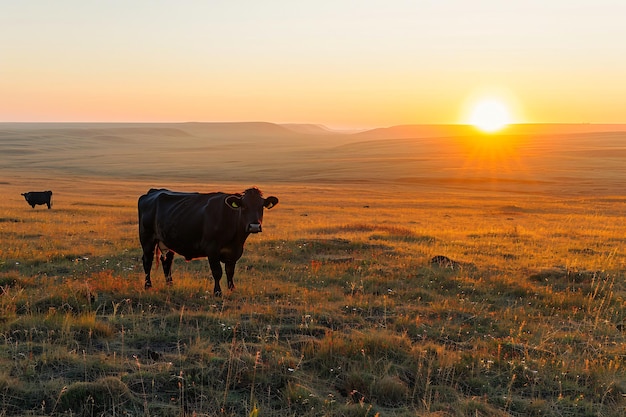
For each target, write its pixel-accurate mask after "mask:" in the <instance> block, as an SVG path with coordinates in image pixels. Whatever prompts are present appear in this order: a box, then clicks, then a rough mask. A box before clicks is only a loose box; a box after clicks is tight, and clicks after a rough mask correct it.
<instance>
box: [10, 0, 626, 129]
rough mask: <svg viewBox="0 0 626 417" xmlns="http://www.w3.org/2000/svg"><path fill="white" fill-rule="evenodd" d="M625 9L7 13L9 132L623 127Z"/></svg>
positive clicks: (241, 4) (153, 6) (50, 6)
mask: <svg viewBox="0 0 626 417" xmlns="http://www.w3.org/2000/svg"><path fill="white" fill-rule="evenodd" d="M624 16H626V2H622V1H617V0H615V1H609V0H598V1H590V0H585V1H580V0H579V1H577V0H571V1H564V0H563V1H560V0H554V1H549V2H546V1H544V0H541V1H538V0H530V1H523V2H522V1H511V2H502V1H496V0H489V1H487V0H475V1H471V2H470V1H461V0H457V1H446V2H434V1H408V0H406V1H388V0H384V1H340V2H337V1H326V0H318V1H315V2H294V1H286V0H284V1H283V0H279V1H271V2H257V1H252V0H248V1H237V2H204V1H169V0H168V1H159V2H154V1H149V0H136V1H132V2H124V1H121V0H114V1H111V2H84V1H79V0H71V1H69V0H59V1H55V2H45V1H34V2H3V4H2V5H1V6H0V39H2V43H0V96H1V100H0V122H10V121H138V122H141V121H164V122H166V121H176V122H178V121H181V122H183V121H268V122H275V123H321V124H325V125H328V126H330V127H337V128H367V127H377V126H391V125H397V124H413V123H462V122H465V121H466V118H467V113H468V107H470V108H471V106H472V103H473V102H474V101H475V100H478V99H479V98H481V97H482V96H495V97H499V98H500V100H502V101H504V102H505V103H506V104H507V106H509V108H510V109H511V113H512V118H513V121H514V122H561V123H565V122H574V123H581V122H585V123H624V122H626V105H625V103H626V82H625V81H624V74H626V42H624V39H626V25H624V24H623V17H624Z"/></svg>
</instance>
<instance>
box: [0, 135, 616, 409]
mask: <svg viewBox="0 0 626 417" xmlns="http://www.w3.org/2000/svg"><path fill="white" fill-rule="evenodd" d="M100 128H101V129H103V130H98V129H100ZM100 128H98V129H96V128H95V127H89V128H87V127H83V128H80V129H78V130H77V129H76V128H66V127H59V128H57V127H54V126H53V127H46V129H43V130H40V131H36V129H35V130H32V128H30V127H29V128H27V129H26V130H24V129H22V131H20V129H17V130H15V129H14V130H11V129H12V128H6V129H4V130H3V131H2V132H0V139H2V140H1V141H0V150H2V151H4V153H2V154H0V162H3V163H4V162H6V165H3V168H2V173H3V182H2V183H0V192H1V193H2V196H3V202H2V204H1V205H0V243H1V244H0V313H1V315H0V335H2V337H0V369H2V371H1V372H0V413H2V414H4V415H82V416H94V415H97V416H101V415H102V416H104V415H121V414H133V415H146V416H148V415H152V416H155V415H165V416H182V415H206V416H213V415H226V416H241V415H251V416H285V415H287V416H319V415H323V416H376V415H379V416H387V415H391V416H468V417H469V416H477V415H480V416H511V415H512V416H522V415H523V416H527V415H528V416H538V415H555V416H597V415H602V416H610V417H613V416H615V417H616V416H622V415H624V413H625V412H626V401H625V396H626V371H625V369H624V366H625V365H626V364H625V363H624V350H623V347H624V342H625V341H626V340H625V335H626V334H625V331H626V309H625V307H626V304H625V301H624V300H626V282H625V278H626V277H625V275H624V269H625V268H624V267H625V263H626V251H625V248H624V245H625V243H626V238H625V236H626V224H625V223H624V222H623V218H624V216H625V214H626V211H625V209H624V207H625V204H626V197H625V196H624V195H623V192H622V188H621V187H622V186H623V178H625V177H624V176H623V175H622V173H623V164H621V165H620V163H619V162H620V161H619V158H615V157H610V156H611V155H613V156H615V155H617V156H619V153H617V154H615V153H612V154H610V155H607V154H606V152H605V151H604V150H602V149H604V148H603V147H605V145H606V146H607V147H608V148H607V149H612V150H613V151H615V149H617V148H618V147H619V146H621V145H619V143H620V142H619V140H620V137H621V136H619V134H614V133H610V132H609V133H607V132H604V133H602V132H600V133H594V134H592V135H591V136H589V135H588V136H586V137H582V136H580V135H579V136H575V135H574V136H572V135H569V136H564V135H559V134H558V132H556V131H554V132H549V135H548V136H542V137H540V138H539V139H538V140H537V141H536V142H528V139H529V137H526V136H523V135H522V136H515V138H514V139H515V140H514V141H511V142H510V143H513V144H514V145H515V147H517V148H515V149H513V148H511V147H508V146H505V144H504V143H503V144H502V146H499V147H495V148H494V149H492V150H491V151H489V152H487V150H486V149H481V148H480V146H478V147H477V146H476V145H475V144H474V143H473V142H471V141H470V142H467V140H468V137H462V138H456V139H455V141H457V142H458V141H460V142H464V141H465V142H464V143H465V145H464V146H466V148H462V147H461V148H459V147H458V146H456V145H454V146H453V143H454V142H450V141H447V142H445V143H444V144H441V143H439V142H438V141H437V140H435V139H433V138H431V137H430V136H429V137H427V138H426V139H420V140H419V141H417V142H416V141H414V140H411V139H406V138H407V137H410V136H402V135H401V136H400V137H399V138H395V139H389V140H383V139H381V138H380V137H379V136H375V137H369V136H368V135H369V134H368V135H361V136H358V137H354V138H352V139H350V138H346V137H341V138H338V137H336V136H333V135H330V136H324V137H323V138H322V137H320V138H318V139H319V140H320V141H319V142H314V141H312V142H310V143H308V142H307V143H304V142H302V141H303V140H304V139H306V138H303V137H302V136H297V135H296V136H294V135H293V134H285V135H284V136H280V137H279V138H278V139H275V138H273V137H272V135H273V134H279V135H280V134H282V133H280V131H278V130H276V127H274V126H271V125H270V126H265V125H255V126H254V127H253V130H250V128H246V129H247V130H246V129H244V130H242V131H239V132H238V133H237V134H236V135H235V136H233V137H229V138H226V139H223V138H222V139H215V140H214V141H213V139H211V140H209V139H207V138H205V137H204V136H203V135H207V134H208V133H207V132H208V131H207V130H206V127H203V126H201V125H193V124H192V125H185V126H183V125H177V126H175V129H174V128H172V129H169V128H168V129H165V128H163V127H158V126H156V127H155V126H150V127H146V126H144V127H142V128H141V129H137V128H136V127H132V128H127V127H124V128H120V129H113V130H111V127H110V126H104V127H100ZM255 129H257V130H255ZM433 129H434V128H433ZM408 130H409V134H411V132H413V130H412V129H408ZM435 130H436V129H435ZM15 132H17V133H15ZM259 132H260V133H259ZM222 134H223V132H222ZM509 134H511V135H513V133H512V132H509ZM237 135H239V136H237ZM247 135H253V136H254V135H256V136H255V137H254V138H248V136H247ZM259 135H260V136H259ZM516 135H517V134H516ZM261 140H266V141H267V143H265V142H264V143H263V144H264V146H261V147H259V148H255V147H250V146H249V145H250V144H251V143H255V141H261ZM585 140H586V141H585ZM567 141H569V143H571V145H572V146H571V148H568V149H566V151H567V152H561V151H563V144H564V143H566V142H567ZM259 143H260V142H259ZM106 144H109V145H110V144H113V145H115V146H111V147H106V146H104V145H106ZM147 144H149V145H151V147H150V148H149V149H147V150H146V148H145V146H144V145H147ZM31 145H32V146H31ZM35 145H37V146H35ZM38 146H43V148H39V147H38ZM81 146H82V147H81ZM481 146H482V145H481ZM103 149H107V150H108V151H107V152H108V153H102V152H103ZM242 149H243V150H242ZM459 149H461V150H459ZM463 149H464V150H463ZM512 150H515V151H516V152H517V151H519V152H518V153H517V154H515V153H514V154H511V152H512ZM144 151H145V152H146V153H145V155H144V154H142V152H144ZM587 154H589V155H587ZM7 155H8V156H7ZM164 155H167V156H168V157H169V160H164V159H163V157H164ZM516 155H517V156H518V157H517V158H512V157H514V156H516ZM188 157H189V158H188ZM489 158H492V159H489ZM493 158H495V159H493ZM135 161H136V163H135ZM603 168H606V169H603ZM561 176H563V177H561ZM205 178H208V179H209V180H207V181H203V179H205ZM251 180H253V181H251ZM251 185H257V186H259V187H260V188H261V189H262V190H263V191H264V192H265V193H266V194H267V195H270V194H271V195H276V196H278V197H279V199H280V204H279V205H278V206H277V207H276V208H274V209H272V210H271V211H268V212H267V213H266V216H265V221H264V232H263V233H262V234H259V235H253V236H251V237H250V238H249V240H248V242H247V244H246V250H245V253H244V256H243V258H242V259H241V260H240V262H239V263H238V265H237V272H236V275H235V285H236V290H235V291H233V292H226V293H225V294H224V296H223V297H222V298H216V297H214V296H213V294H212V288H213V284H212V278H210V272H209V268H208V265H207V262H206V260H196V261H191V262H185V261H184V260H183V259H182V258H181V257H176V258H175V261H174V267H173V279H174V282H173V285H172V286H167V285H166V284H165V279H164V278H163V276H162V272H161V271H160V270H159V271H153V284H154V288H152V289H151V290H149V291H146V290H144V288H143V271H142V266H141V259H140V258H141V250H140V247H139V242H138V236H137V234H138V230H137V208H136V203H137V198H138V197H139V196H140V195H141V194H143V193H145V191H146V190H147V189H149V188H151V187H169V188H172V189H177V190H183V191H207V192H208V191H217V190H221V191H229V192H240V191H243V190H244V189H245V188H247V187H249V186H251ZM39 189H41V190H43V189H52V190H53V192H54V197H53V203H54V206H53V209H52V210H47V209H46V208H44V207H43V206H38V207H37V208H36V209H31V207H30V206H28V205H27V204H26V202H25V201H24V200H23V198H22V197H21V196H20V193H22V192H25V191H30V190H39ZM435 256H445V257H447V258H449V259H450V260H451V262H449V263H445V262H444V263H442V264H433V263H432V262H431V259H432V258H433V257H435Z"/></svg>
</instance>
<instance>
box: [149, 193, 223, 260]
mask: <svg viewBox="0 0 626 417" xmlns="http://www.w3.org/2000/svg"><path fill="white" fill-rule="evenodd" d="M225 196H226V194H224V193H208V194H202V193H186V192H177V191H170V190H167V189H151V190H149V191H148V192H147V193H146V194H144V195H142V196H141V197H139V201H138V209H139V230H140V237H141V238H142V239H146V240H158V241H161V242H163V243H164V244H165V245H166V246H167V247H169V248H171V249H173V250H174V251H176V252H178V253H180V254H181V255H185V256H186V255H189V256H193V257H195V256H198V253H197V251H199V250H200V249H199V246H200V245H201V241H206V240H212V239H214V236H215V235H217V230H218V228H219V226H220V224H221V223H222V221H223V220H224V219H223V216H224V215H225V214H226V215H228V214H230V213H225V211H224V209H228V207H226V205H225V204H224V203H223V200H224V198H225Z"/></svg>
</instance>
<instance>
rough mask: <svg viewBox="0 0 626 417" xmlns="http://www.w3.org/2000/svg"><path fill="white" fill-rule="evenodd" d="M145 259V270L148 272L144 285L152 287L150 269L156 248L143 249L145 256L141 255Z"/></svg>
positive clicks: (146, 287)
mask: <svg viewBox="0 0 626 417" xmlns="http://www.w3.org/2000/svg"><path fill="white" fill-rule="evenodd" d="M141 260H142V261H143V272H145V274H146V283H145V285H144V288H145V289H148V288H150V287H152V281H151V280H150V270H151V269H152V261H153V260H154V249H153V250H150V249H145V248H144V250H143V256H142V257H141Z"/></svg>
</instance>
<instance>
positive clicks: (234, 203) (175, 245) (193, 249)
mask: <svg viewBox="0 0 626 417" xmlns="http://www.w3.org/2000/svg"><path fill="white" fill-rule="evenodd" d="M276 204H278V199H277V198H276V197H267V198H263V194H262V193H261V191H260V190H259V189H258V188H250V189H247V190H246V191H244V193H243V194H226V193H221V192H220V193H208V194H202V193H184V192H175V191H170V190H166V189H158V190H157V189H151V190H150V191H148V193H147V194H144V195H142V196H141V197H139V202H138V209H139V240H140V242H141V247H142V249H143V257H142V259H143V270H144V272H145V273H146V283H145V288H146V289H147V288H150V287H152V282H151V281H150V270H151V269H152V261H153V259H154V254H155V251H156V253H157V256H159V258H160V260H161V262H162V263H163V273H164V274H165V280H166V282H167V283H168V284H171V283H172V259H173V258H174V253H178V254H179V255H182V256H184V257H185V259H186V260H191V259H195V258H201V257H205V256H206V257H207V258H208V260H209V266H210V267H211V273H212V274H213V279H214V280H215V287H214V289H213V292H214V293H215V295H221V293H222V289H221V288H220V279H221V278H222V265H221V264H220V262H222V263H224V268H225V270H226V278H227V281H228V288H229V289H231V290H233V289H234V288H235V284H234V283H233V275H234V274H235V263H237V261H238V260H239V258H240V257H241V255H242V254H243V245H244V243H245V241H246V239H247V237H248V235H249V234H250V233H259V232H261V223H262V222H263V208H268V209H270V208H272V207H274V206H275V205H276Z"/></svg>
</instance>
